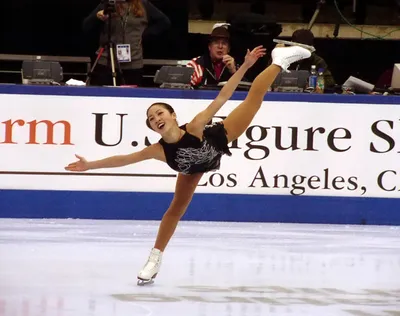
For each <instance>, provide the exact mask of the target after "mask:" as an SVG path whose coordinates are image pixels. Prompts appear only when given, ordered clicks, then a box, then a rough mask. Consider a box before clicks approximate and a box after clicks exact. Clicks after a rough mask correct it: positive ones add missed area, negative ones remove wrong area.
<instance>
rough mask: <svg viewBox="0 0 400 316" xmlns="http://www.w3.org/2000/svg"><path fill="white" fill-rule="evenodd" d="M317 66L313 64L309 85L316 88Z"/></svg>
mask: <svg viewBox="0 0 400 316" xmlns="http://www.w3.org/2000/svg"><path fill="white" fill-rule="evenodd" d="M317 77H318V76H317V66H316V65H312V66H311V75H310V76H309V77H308V87H309V88H312V89H313V90H315V89H316V88H317Z"/></svg>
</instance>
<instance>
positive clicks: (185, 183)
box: [138, 173, 203, 285]
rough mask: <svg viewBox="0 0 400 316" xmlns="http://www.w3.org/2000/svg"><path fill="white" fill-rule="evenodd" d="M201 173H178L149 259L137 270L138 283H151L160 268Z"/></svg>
mask: <svg viewBox="0 0 400 316" xmlns="http://www.w3.org/2000/svg"><path fill="white" fill-rule="evenodd" d="M202 175H203V174H202V173H197V174H193V175H184V174H179V175H178V179H177V181H176V187H175V195H174V198H173V200H172V202H171V205H170V207H169V208H168V210H167V211H166V212H165V214H164V216H163V218H162V220H161V224H160V228H159V230H158V235H157V239H156V242H155V244H154V248H153V249H152V250H151V253H150V256H149V259H148V260H147V263H146V264H145V265H144V267H143V269H142V270H140V271H139V274H138V279H139V281H138V285H143V284H146V283H151V282H152V279H153V278H155V276H156V275H157V273H158V271H159V270H160V266H161V261H162V254H163V251H164V250H165V248H166V247H167V245H168V242H169V241H170V239H171V237H172V235H173V234H174V232H175V229H176V227H177V225H178V222H179V220H180V219H181V218H182V216H183V215H184V214H185V212H186V209H187V207H188V206H189V203H190V201H191V200H192V197H193V193H194V191H195V189H196V187H197V184H198V183H199V181H200V179H201V176H202Z"/></svg>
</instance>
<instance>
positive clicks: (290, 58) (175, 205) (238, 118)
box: [65, 46, 311, 285]
mask: <svg viewBox="0 0 400 316" xmlns="http://www.w3.org/2000/svg"><path fill="white" fill-rule="evenodd" d="M264 55H265V49H264V48H262V47H261V46H258V47H256V48H255V49H253V50H252V51H251V52H250V51H249V50H247V54H246V57H245V61H244V63H243V64H242V65H241V67H240V68H239V69H238V70H237V71H236V72H235V74H234V75H233V76H232V77H231V78H230V79H229V81H228V82H227V83H226V85H225V86H224V87H223V88H222V90H221V91H220V93H219V94H218V96H217V97H216V99H215V100H214V101H212V102H211V103H210V105H209V106H208V107H207V108H206V109H205V110H203V111H201V112H200V113H198V114H197V115H196V116H195V117H194V118H193V119H192V121H190V122H189V123H187V124H185V125H183V126H179V125H178V123H177V121H176V118H177V116H176V114H175V112H174V110H173V108H172V107H171V106H170V105H169V104H166V103H154V104H152V105H151V106H150V107H149V108H148V110H147V120H146V124H147V126H148V127H149V128H151V129H152V130H153V131H155V132H156V133H159V134H160V135H161V139H160V140H159V142H158V143H155V144H153V145H150V146H148V147H147V148H145V149H143V150H141V151H139V152H135V153H131V154H127V155H117V156H112V157H108V158H105V159H102V160H96V161H87V160H86V159H85V158H83V157H81V156H78V155H76V157H77V158H78V161H76V162H73V163H71V164H69V165H68V166H67V167H65V169H66V170H68V171H86V170H90V169H100V168H115V167H121V166H126V165H129V164H133V163H137V162H140V161H143V160H147V159H157V160H160V161H163V162H165V163H167V164H168V165H169V166H170V167H171V168H172V169H173V170H175V171H177V172H178V173H179V174H178V178H177V181H176V187H175V194H174V197H173V199H172V202H171V204H170V206H169V208H168V209H167V211H166V212H165V214H164V216H163V218H162V220H161V224H160V227H159V230H158V235H157V239H156V241H155V244H154V246H153V248H152V249H151V252H150V255H149V258H148V260H147V262H146V264H145V265H144V266H143V268H142V270H140V271H139V273H138V276H137V277H138V285H143V284H147V283H153V279H154V278H155V277H156V276H157V273H158V272H159V270H160V266H161V261H162V255H163V252H164V250H165V248H166V247H167V244H168V242H169V241H170V239H171V237H172V235H173V234H174V232H175V229H176V227H177V225H178V222H179V220H180V219H181V217H182V216H183V215H184V214H185V212H186V209H187V207H188V206H189V203H190V201H191V199H192V196H193V194H194V191H195V189H196V187H197V185H198V183H199V181H200V178H201V177H202V175H203V174H204V173H205V172H209V171H213V170H217V169H219V167H220V160H221V157H222V155H224V154H227V155H231V153H230V151H229V148H228V144H229V143H230V142H232V141H234V140H236V139H237V138H238V137H239V136H240V135H242V134H243V133H244V132H245V131H246V129H247V128H248V126H249V125H250V123H251V121H252V120H253V118H254V116H255V115H256V113H257V111H258V110H259V109H260V107H261V104H262V101H263V99H264V96H265V94H266V93H267V91H268V89H269V87H270V86H271V84H272V83H273V82H274V80H275V78H276V77H277V75H278V74H279V73H280V72H281V71H287V69H288V67H289V66H290V64H292V63H294V62H297V61H299V60H302V59H305V58H309V57H310V56H311V53H310V51H309V50H308V49H306V48H304V47H300V46H289V47H276V48H275V49H274V50H273V51H272V60H273V62H272V64H271V65H270V66H269V67H268V68H266V69H264V70H263V71H262V72H261V73H260V74H259V75H258V76H257V77H256V78H255V80H254V81H253V83H252V85H251V87H250V90H249V92H248V94H247V96H246V98H245V100H244V101H243V102H242V103H241V104H239V105H238V106H237V107H236V108H235V109H234V110H233V111H232V112H231V113H230V114H229V115H228V116H227V117H226V118H225V119H224V120H223V121H222V122H218V123H214V124H212V125H207V124H208V122H210V121H211V119H212V118H213V117H214V115H215V114H216V113H217V111H218V110H219V109H220V108H221V107H222V106H223V105H224V104H225V103H226V102H227V101H228V100H229V99H230V97H231V96H232V94H233V92H234V91H235V89H236V87H237V86H238V84H239V83H240V81H241V79H242V78H243V76H244V75H245V73H246V71H247V70H248V69H249V68H250V67H252V66H253V65H254V63H255V62H256V61H257V60H258V58H260V57H261V56H264Z"/></svg>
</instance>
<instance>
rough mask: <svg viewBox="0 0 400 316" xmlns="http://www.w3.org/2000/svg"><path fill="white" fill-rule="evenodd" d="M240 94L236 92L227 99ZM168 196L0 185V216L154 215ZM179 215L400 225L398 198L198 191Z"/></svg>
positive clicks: (389, 99) (326, 98)
mask: <svg viewBox="0 0 400 316" xmlns="http://www.w3.org/2000/svg"><path fill="white" fill-rule="evenodd" d="M0 94H37V95H65V96H66V95H74V96H100V97H101V96H105V97H109V96H115V97H143V98H149V97H151V98H157V97H159V98H180V99H213V98H215V97H216V95H217V94H218V91H191V90H161V89H130V88H94V87H53V86H49V87H42V86H21V85H0ZM245 96H246V92H236V93H235V94H234V96H233V97H232V99H233V100H243V99H244V98H245ZM265 100H266V101H282V102H285V101H292V102H293V101H295V102H329V103H358V104H376V105H377V106H379V105H380V104H393V105H400V97H395V96H386V97H382V96H365V95H356V96H346V95H309V94H281V93H269V94H267V95H266V97H265ZM1 106H2V105H1V104H0V107H1ZM54 106H57V105H56V104H55V105H54ZM0 179H1V176H0ZM0 181H1V180H0ZM172 197H173V194H172V193H160V192H151V193H150V192H148V193H142V192H93V191H52V190H0V217H3V218H85V219H135V220H160V219H161V218H162V216H163V214H164V212H165V210H166V209H167V208H168V206H169V203H170V201H171V199H172ZM183 219H184V220H197V221H232V222H233V221H235V222H294V223H324V224H369V225H400V199H394V198H390V199H389V198H361V197H333V196H291V195H250V194H205V193H198V194H195V196H194V198H193V201H192V203H191V205H190V206H189V209H188V211H187V213H186V214H185V216H184V218H183Z"/></svg>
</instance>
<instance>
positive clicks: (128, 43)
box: [83, 0, 171, 85]
mask: <svg viewBox="0 0 400 316" xmlns="http://www.w3.org/2000/svg"><path fill="white" fill-rule="evenodd" d="M110 16H111V32H110V34H108V33H109V25H108V23H110ZM170 24H171V23H170V21H169V19H168V17H167V16H166V15H165V14H164V13H162V12H161V11H160V10H158V9H157V8H156V7H155V6H154V5H152V4H151V3H150V2H149V1H148V0H126V1H121V0H117V1H115V0H114V1H112V0H102V2H101V3H100V4H99V5H98V6H97V7H96V8H95V9H94V10H93V12H92V13H91V14H90V15H89V16H88V17H86V18H85V20H84V21H83V31H84V32H85V33H86V34H89V33H91V32H93V31H96V32H97V34H98V33H100V46H104V45H106V44H107V43H108V41H109V36H110V39H111V42H112V43H114V50H115V51H114V55H115V56H114V62H115V72H116V73H117V79H118V80H117V82H118V83H117V84H118V85H119V84H121V81H120V76H118V65H117V62H119V64H120V68H121V70H122V72H123V78H124V81H125V84H126V85H140V84H141V79H142V70H143V47H142V38H144V37H147V36H154V35H159V34H161V33H163V32H165V31H166V30H167V29H168V28H169V27H170ZM96 54H99V50H98V51H97V52H96ZM111 71H112V70H111V62H110V58H109V50H108V49H104V51H103V53H102V55H101V57H100V58H99V61H98V64H97V65H96V67H95V69H94V72H93V74H92V78H91V85H112V72H111Z"/></svg>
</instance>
